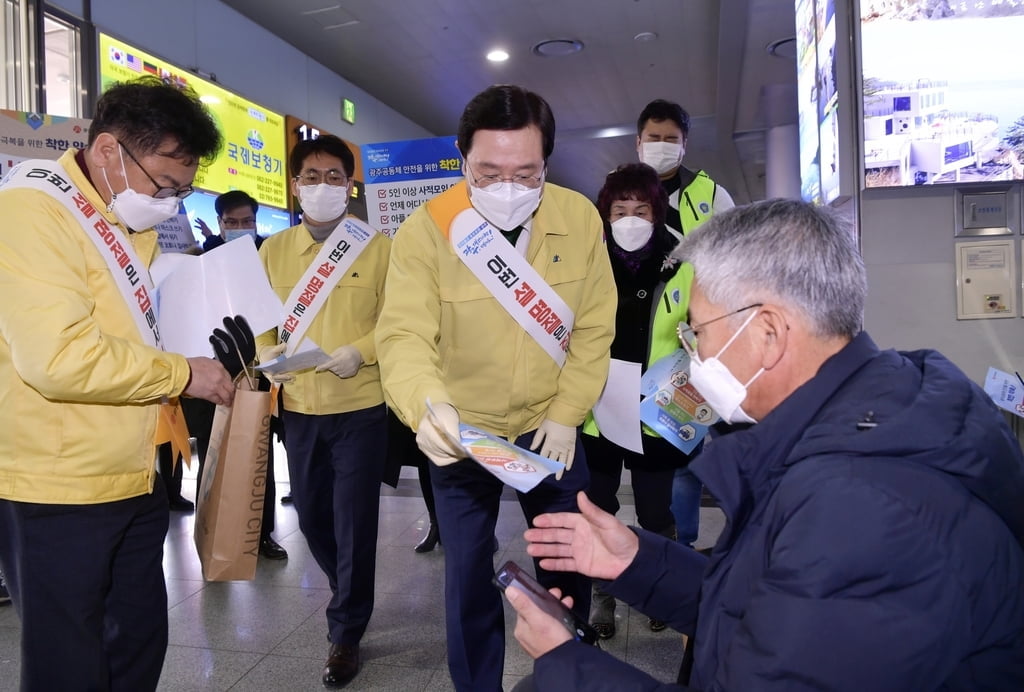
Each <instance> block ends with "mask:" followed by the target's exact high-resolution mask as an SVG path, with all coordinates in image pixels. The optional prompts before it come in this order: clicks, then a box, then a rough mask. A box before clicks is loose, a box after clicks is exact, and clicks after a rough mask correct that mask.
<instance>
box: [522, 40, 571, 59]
mask: <svg viewBox="0 0 1024 692" xmlns="http://www.w3.org/2000/svg"><path fill="white" fill-rule="evenodd" d="M581 50H583V41H579V40H577V39H574V38H553V39H550V40H547V41H541V42H540V43H537V44H536V45H534V46H533V48H531V49H530V51H531V52H532V53H533V54H534V55H539V56H541V57H542V58H560V57H562V56H565V55H572V54H573V53H579V52H580V51H581Z"/></svg>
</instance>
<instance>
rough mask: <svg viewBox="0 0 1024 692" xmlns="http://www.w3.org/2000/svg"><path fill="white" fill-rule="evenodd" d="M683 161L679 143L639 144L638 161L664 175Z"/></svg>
mask: <svg viewBox="0 0 1024 692" xmlns="http://www.w3.org/2000/svg"><path fill="white" fill-rule="evenodd" d="M682 160H683V145H682V144H680V143H679V142H643V143H641V144H640V161H641V162H642V163H646V164H647V165H648V166H650V167H651V168H653V169H654V170H656V171H657V172H658V175H665V174H666V173H668V172H669V171H671V170H672V169H673V168H675V167H676V166H678V165H679V164H680V162H682Z"/></svg>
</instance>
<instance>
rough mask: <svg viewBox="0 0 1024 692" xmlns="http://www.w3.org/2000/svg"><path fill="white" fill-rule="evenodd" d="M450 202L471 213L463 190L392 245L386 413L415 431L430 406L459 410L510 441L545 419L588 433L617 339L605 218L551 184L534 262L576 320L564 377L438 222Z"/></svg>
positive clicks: (384, 318) (534, 235)
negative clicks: (579, 427)
mask: <svg viewBox="0 0 1024 692" xmlns="http://www.w3.org/2000/svg"><path fill="white" fill-rule="evenodd" d="M452 203H454V204H459V205H463V206H468V205H469V199H468V193H467V188H466V185H465V183H460V184H458V185H456V186H455V187H452V188H450V189H449V190H447V191H446V192H444V193H442V194H441V195H439V196H438V197H436V198H434V199H433V200H431V201H430V202H428V203H426V204H424V205H423V206H422V207H421V208H419V209H417V210H416V211H415V212H414V213H413V214H412V215H411V216H410V217H409V218H408V219H406V221H405V223H403V224H402V226H401V227H400V228H399V230H398V233H397V235H396V236H395V242H394V246H393V248H392V252H391V272H390V274H389V278H388V286H387V288H386V290H385V300H384V310H383V312H382V313H381V316H380V321H379V322H378V324H377V353H378V357H379V358H380V361H381V372H382V375H383V382H384V393H385V396H386V397H387V400H388V404H389V405H390V406H392V407H393V408H394V409H395V410H396V411H397V412H398V414H399V416H400V417H401V418H402V419H403V420H404V421H405V422H406V423H407V424H408V425H410V426H411V427H413V428H415V427H416V426H417V425H418V424H419V422H420V419H421V418H422V417H423V414H424V412H425V410H426V407H425V401H426V399H427V398H428V397H429V398H430V400H431V402H444V403H450V404H452V405H453V406H455V408H456V409H458V411H459V414H460V416H461V419H462V421H463V422H465V423H468V424H470V425H473V426H476V427H479V428H482V429H483V430H486V431H488V432H491V433H494V434H496V435H500V436H502V437H506V438H508V439H515V438H516V437H518V436H519V435H521V434H523V433H526V432H529V431H531V430H534V429H536V428H537V427H538V426H539V425H540V423H541V422H542V421H543V420H544V418H545V417H547V418H550V419H551V420H553V421H555V422H556V423H561V424H562V425H572V426H577V425H579V424H580V423H582V422H583V418H584V416H586V414H587V412H588V411H589V410H590V409H591V407H593V405H594V402H595V401H597V398H598V396H600V394H601V390H602V389H603V387H604V382H605V379H606V378H607V375H608V359H609V348H610V346H611V342H612V337H613V336H614V332H615V308H616V303H617V298H616V293H615V280H614V278H613V277H612V271H611V264H610V263H609V261H608V251H607V250H606V249H605V246H604V234H603V229H602V224H601V219H600V217H599V216H598V214H597V210H596V209H595V208H594V205H593V204H591V203H590V201H589V200H587V199H586V198H585V197H583V196H582V195H580V194H578V193H576V192H573V191H571V190H567V189H565V188H562V187H559V186H557V185H552V184H551V183H546V184H545V185H544V196H543V199H542V201H541V203H540V207H539V208H538V210H537V212H536V214H535V215H534V217H533V222H532V225H531V229H530V231H531V235H530V242H529V246H528V247H527V252H526V258H527V260H528V261H529V262H530V264H531V265H532V266H533V268H534V269H536V270H537V272H539V273H540V275H541V277H543V278H544V280H545V281H546V282H547V283H548V284H549V285H550V286H551V287H552V288H553V289H554V290H555V291H556V292H557V293H558V294H559V295H560V296H561V298H562V299H563V300H564V301H565V302H566V304H567V305H568V306H569V308H570V309H572V311H573V313H574V315H575V323H574V326H573V331H572V335H571V337H570V341H569V350H568V353H567V357H566V360H565V364H564V366H563V367H562V368H561V369H559V367H558V365H557V364H556V363H555V361H554V360H552V358H551V357H550V356H549V355H548V354H547V353H546V352H545V351H544V350H543V349H542V348H541V347H540V345H539V344H537V342H536V341H534V340H533V338H532V337H530V336H529V335H528V334H527V333H526V332H525V331H524V330H523V328H522V327H520V326H519V324H518V323H517V322H516V321H515V320H513V319H512V317H511V316H510V315H509V314H508V313H507V312H506V311H505V309H504V308H503V307H502V306H501V305H500V304H499V303H498V301H497V299H496V298H494V297H493V296H492V295H491V293H490V292H489V291H488V290H487V288H485V287H484V285H483V284H482V283H480V281H479V280H478V279H477V278H476V276H474V275H473V273H472V272H471V271H470V270H469V268H468V267H466V265H465V264H463V262H462V260H460V259H459V258H458V256H457V255H456V254H455V252H454V251H453V250H452V247H451V245H450V244H449V242H448V239H447V237H446V235H447V233H446V232H447V229H441V228H439V227H438V225H437V223H435V221H434V219H433V218H432V216H431V207H432V205H434V204H452ZM442 231H445V232H442Z"/></svg>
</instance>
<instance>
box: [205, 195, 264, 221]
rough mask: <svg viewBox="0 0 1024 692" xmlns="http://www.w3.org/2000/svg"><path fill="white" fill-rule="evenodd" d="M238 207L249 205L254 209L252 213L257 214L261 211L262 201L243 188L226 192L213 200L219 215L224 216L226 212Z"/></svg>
mask: <svg viewBox="0 0 1024 692" xmlns="http://www.w3.org/2000/svg"><path fill="white" fill-rule="evenodd" d="M238 207H249V208H251V209H252V213H253V214H255V213H256V212H257V211H259V208H260V203H259V202H257V201H256V200H255V199H253V198H252V197H251V196H250V195H249V193H248V192H244V191H242V190H231V191H230V192H225V193H224V194H223V195H219V196H218V197H217V199H215V200H213V208H214V209H215V210H216V211H217V216H218V217H220V216H224V212H226V211H231V210H232V209H237V208H238Z"/></svg>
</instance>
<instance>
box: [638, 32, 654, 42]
mask: <svg viewBox="0 0 1024 692" xmlns="http://www.w3.org/2000/svg"><path fill="white" fill-rule="evenodd" d="M633 40H634V41H657V40H658V35H657V34H656V33H654V32H653V31H641V32H640V33H639V34H637V35H636V36H634V37H633Z"/></svg>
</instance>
